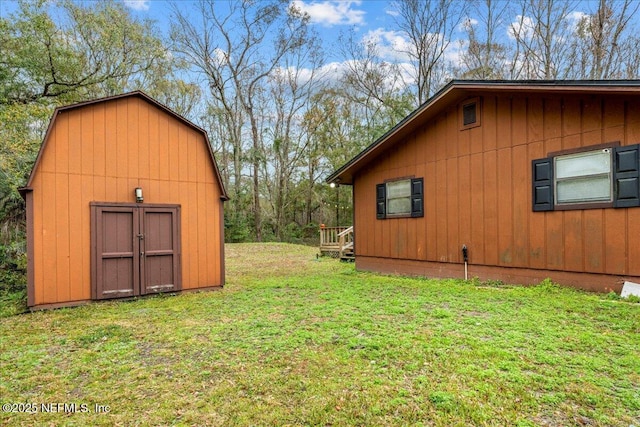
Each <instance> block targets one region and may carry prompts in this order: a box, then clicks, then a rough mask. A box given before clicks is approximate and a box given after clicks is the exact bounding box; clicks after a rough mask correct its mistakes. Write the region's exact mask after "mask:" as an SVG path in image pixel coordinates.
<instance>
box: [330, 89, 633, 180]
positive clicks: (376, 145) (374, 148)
mask: <svg viewBox="0 0 640 427" xmlns="http://www.w3.org/2000/svg"><path fill="white" fill-rule="evenodd" d="M506 93H512V94H521V95H526V94H529V93H546V94H594V95H596V94H598V95H603V94H611V95H613V94H640V80H452V81H451V82H449V83H448V84H447V85H446V86H445V87H444V88H442V89H441V90H440V91H438V93H436V94H435V95H434V96H432V97H431V98H430V99H428V100H427V101H426V102H425V103H424V104H422V105H421V106H420V107H418V108H417V109H416V110H414V111H413V112H412V113H411V114H409V115H408V116H407V117H405V118H404V119H403V120H402V121H400V122H399V123H398V124H397V125H396V126H394V127H393V128H391V129H390V130H389V131H387V132H386V133H385V134H384V135H382V136H381V137H380V138H378V139H377V140H376V141H374V142H373V143H372V144H371V145H369V146H368V147H367V148H365V149H364V150H363V151H362V152H360V153H359V154H358V155H356V156H355V157H354V158H353V159H351V160H349V161H348V162H347V163H346V164H344V165H343V166H341V167H340V168H339V169H337V170H336V171H335V172H333V173H332V174H331V175H330V176H329V177H328V178H327V179H326V182H336V183H340V184H353V177H354V175H355V174H356V173H357V172H358V171H360V170H361V169H363V168H364V167H365V166H367V165H368V164H369V163H371V162H372V161H374V159H375V158H377V157H378V156H379V155H380V154H381V153H383V152H384V151H385V150H386V149H387V148H389V147H391V146H392V145H393V144H395V143H396V142H398V141H401V140H402V139H403V138H404V137H406V136H408V135H409V134H410V133H411V132H413V131H414V130H415V129H416V128H417V127H418V126H420V125H422V124H423V123H425V122H427V121H428V120H431V119H433V118H434V117H435V116H437V115H438V114H439V113H441V112H442V111H444V110H445V109H447V108H449V107H450V106H452V105H456V104H457V103H459V102H460V101H463V100H464V99H467V98H470V97H473V96H481V95H483V94H506Z"/></svg>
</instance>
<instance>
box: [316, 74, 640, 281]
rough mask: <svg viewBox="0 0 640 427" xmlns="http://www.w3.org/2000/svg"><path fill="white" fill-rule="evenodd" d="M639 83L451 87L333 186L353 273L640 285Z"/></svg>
mask: <svg viewBox="0 0 640 427" xmlns="http://www.w3.org/2000/svg"><path fill="white" fill-rule="evenodd" d="M639 143H640V81H452V82H450V83H449V84H448V85H447V86H446V87H444V88H443V89H442V90H441V91H439V92H438V93H437V94H435V95H434V96H433V97H432V98H431V99H429V100H428V101H427V102H426V103H425V104H423V105H422V106H420V107H419V108H418V109H417V110H415V111H414V112H413V113H411V114H410V115H409V116H408V117H406V118H405V119H404V120H402V121H401V122H400V123H399V124H398V125H397V126H395V127H394V128H392V129H391V130H389V131H388V132H387V133H386V134H384V135H383V136H382V137H381V138H379V139H378V140H376V141H375V142H374V143H373V144H371V145H370V146H369V147H367V148H366V149H365V150H364V151H362V152H361V153H360V154H358V155H357V156H356V157H354V158H353V159H352V160H350V161H349V162H348V163H347V164H345V165H344V166H342V167H341V168H340V169H338V170H337V171H335V172H334V173H333V174H332V175H331V176H330V177H329V178H327V181H328V182H334V183H339V184H340V185H345V184H347V185H352V186H353V199H354V233H355V236H354V239H355V255H356V268H358V269H360V270H370V271H378V272H386V273H398V274H410V275H421V276H428V277H453V278H462V277H464V274H465V273H464V271H465V269H464V256H463V252H462V248H463V246H465V247H466V248H467V255H468V277H478V278H480V279H482V280H489V279H491V280H502V281H505V282H508V283H520V284H533V283H538V282H540V281H541V280H543V279H545V278H550V279H551V280H553V281H554V282H557V283H560V284H565V285H569V286H574V287H578V288H582V289H586V290H593V291H602V292H609V291H616V292H620V290H621V288H622V285H623V282H624V281H625V280H628V281H631V282H636V283H640V207H639V206H640V186H639V169H640V160H639V155H638V151H639V145H638V144H639Z"/></svg>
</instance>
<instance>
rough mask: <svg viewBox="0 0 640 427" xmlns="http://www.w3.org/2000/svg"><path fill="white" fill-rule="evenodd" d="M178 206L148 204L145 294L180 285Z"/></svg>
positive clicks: (143, 248) (143, 267) (144, 226)
mask: <svg viewBox="0 0 640 427" xmlns="http://www.w3.org/2000/svg"><path fill="white" fill-rule="evenodd" d="M178 228H179V222H178V210H177V208H175V207H170V208H144V209H143V214H142V230H144V236H143V240H142V241H141V242H142V243H143V244H142V245H141V251H142V253H143V256H141V259H142V260H143V262H142V264H141V266H140V268H141V273H142V275H141V276H142V278H143V280H142V281H141V283H142V284H143V287H142V290H141V291H142V292H141V293H143V294H149V293H154V292H171V291H177V290H179V289H180V275H179V274H178V272H179V271H180V257H179V246H178V245H179V240H180V235H179V230H178Z"/></svg>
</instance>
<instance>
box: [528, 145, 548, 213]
mask: <svg viewBox="0 0 640 427" xmlns="http://www.w3.org/2000/svg"><path fill="white" fill-rule="evenodd" d="M531 163H532V166H533V167H532V170H533V172H532V173H533V175H532V181H533V211H534V212H544V211H552V210H553V158H551V157H549V158H546V159H538V160H534V161H533V162H531Z"/></svg>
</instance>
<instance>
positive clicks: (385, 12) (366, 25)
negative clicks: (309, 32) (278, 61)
mask: <svg viewBox="0 0 640 427" xmlns="http://www.w3.org/2000/svg"><path fill="white" fill-rule="evenodd" d="M0 1H2V0H0ZM223 1H225V0H223ZM232 1H233V0H232ZM123 2H124V4H125V5H126V6H127V7H129V8H130V9H131V10H132V11H133V13H134V14H135V15H136V16H138V17H141V18H142V17H148V18H151V19H154V20H155V21H157V23H158V24H159V27H160V28H161V29H162V31H163V32H164V33H165V34H168V30H169V26H170V18H171V6H170V2H169V1H165V0H123ZM177 3H178V4H180V5H184V9H185V10H187V11H188V10H189V8H190V7H191V6H192V4H193V2H192V1H189V0H178V1H177ZM292 3H293V4H295V5H296V7H298V8H300V9H301V10H303V11H304V12H306V13H308V14H309V16H310V18H311V23H312V25H313V27H314V29H315V30H316V31H317V32H318V34H319V35H320V37H321V38H322V40H323V41H324V42H325V46H328V47H330V46H331V45H332V43H333V42H334V41H335V40H336V39H337V37H338V36H339V34H340V33H341V32H346V31H348V30H350V29H353V30H354V31H356V32H357V34H358V35H362V37H364V36H366V35H367V34H369V33H372V32H374V31H376V30H377V31H378V32H379V31H380V29H383V28H390V27H392V26H393V10H392V7H391V2H390V1H385V0H366V1H363V0H338V1H327V0H321V1H312V0H292ZM326 53H327V54H328V56H329V57H330V59H335V58H331V57H332V55H331V54H332V52H331V50H330V48H328V51H327V52H326Z"/></svg>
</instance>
